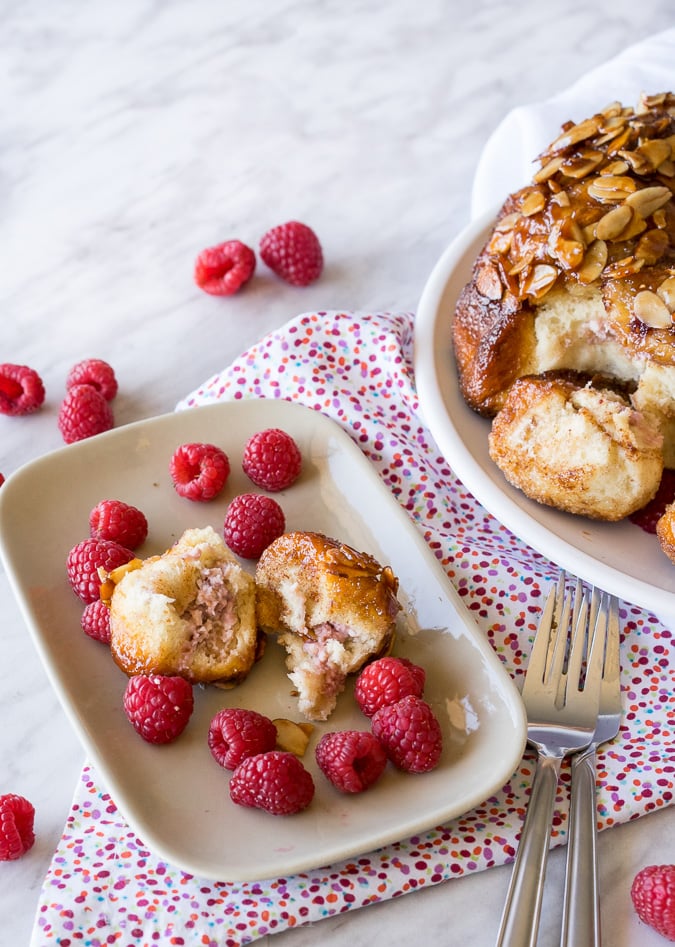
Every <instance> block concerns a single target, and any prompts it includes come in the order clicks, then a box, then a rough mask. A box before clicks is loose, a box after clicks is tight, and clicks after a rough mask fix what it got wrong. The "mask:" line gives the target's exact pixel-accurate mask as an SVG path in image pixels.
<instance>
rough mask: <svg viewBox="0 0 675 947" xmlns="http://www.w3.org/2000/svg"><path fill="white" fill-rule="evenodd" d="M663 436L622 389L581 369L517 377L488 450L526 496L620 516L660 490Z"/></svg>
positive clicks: (605, 516)
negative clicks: (598, 382) (580, 373)
mask: <svg viewBox="0 0 675 947" xmlns="http://www.w3.org/2000/svg"><path fill="white" fill-rule="evenodd" d="M662 440H663V437H662V435H661V434H660V432H659V431H658V429H657V428H656V427H655V426H654V425H653V424H652V423H651V422H650V420H649V419H648V418H647V417H645V416H644V415H642V414H641V413H640V412H638V411H636V410H635V409H634V408H633V407H632V406H631V404H630V402H629V401H628V399H627V398H626V397H625V396H624V395H622V394H621V393H619V391H617V390H615V389H613V388H609V387H602V386H601V387H596V386H595V385H594V383H593V382H592V381H589V382H588V383H587V384H585V385H583V384H580V380H579V378H578V377H576V376H575V373H569V372H549V373H546V374H544V375H535V376H529V377H524V378H520V379H518V380H517V381H516V382H515V383H514V384H513V385H512V386H511V389H510V391H509V393H508V395H507V396H506V399H505V402H504V406H503V407H502V409H501V411H500V412H499V413H498V414H497V416H496V417H495V418H494V420H493V422H492V430H491V432H490V435H489V450H490V456H491V457H492V459H493V460H494V462H495V463H496V464H497V466H498V467H499V468H500V470H501V471H502V472H503V474H504V476H505V477H506V479H507V480H508V481H509V482H510V483H512V484H513V485H514V486H516V487H518V488H519V489H520V490H522V491H523V493H525V494H526V495H527V496H528V497H530V498H531V499H533V500H537V501H538V502H539V503H544V504H547V505H548V506H554V507H556V508H558V509H561V510H566V511H567V512H570V513H576V514H580V515H583V516H590V517H593V518H595V519H602V520H610V521H613V520H620V519H623V518H624V517H625V516H628V515H630V514H631V513H633V512H635V511H636V510H638V509H640V508H641V507H643V506H644V505H645V503H647V502H648V501H649V500H651V499H652V497H653V496H654V494H655V493H656V491H657V489H658V487H659V483H660V481H661V475H662V473H663V455H662V451H661V444H662Z"/></svg>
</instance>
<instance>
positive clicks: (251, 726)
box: [208, 707, 277, 769]
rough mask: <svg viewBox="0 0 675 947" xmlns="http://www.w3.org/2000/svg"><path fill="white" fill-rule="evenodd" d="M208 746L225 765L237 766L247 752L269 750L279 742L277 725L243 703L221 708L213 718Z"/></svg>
mask: <svg viewBox="0 0 675 947" xmlns="http://www.w3.org/2000/svg"><path fill="white" fill-rule="evenodd" d="M208 743H209V749H210V750H211V753H212V755H213V758H214V759H215V760H216V762H218V763H220V765H221V766H224V767H225V769H236V768H237V766H239V764H240V763H241V761H242V760H243V759H246V757H247V756H255V754H256V753H267V752H269V751H270V750H273V749H274V747H275V746H276V743H277V728H276V727H275V726H274V724H273V723H272V721H271V720H270V719H269V717H265V716H264V714H259V713H258V712H257V711H255V710H245V709H244V708H243V707H227V708H226V709H225V710H220V711H218V713H217V714H216V715H215V717H214V718H213V720H212V721H211V726H210V727H209V735H208Z"/></svg>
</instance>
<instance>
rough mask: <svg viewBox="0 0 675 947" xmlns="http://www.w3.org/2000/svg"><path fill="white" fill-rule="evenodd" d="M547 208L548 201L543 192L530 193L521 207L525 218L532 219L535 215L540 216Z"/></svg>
mask: <svg viewBox="0 0 675 947" xmlns="http://www.w3.org/2000/svg"><path fill="white" fill-rule="evenodd" d="M545 206H546V201H545V199H544V195H543V194H542V193H541V191H530V192H529V194H527V195H526V196H525V200H524V201H523V203H522V204H521V205H520V212H521V214H522V215H523V216H524V217H531V216H532V215H533V214H538V213H539V211H540V210H543V209H544V207H545Z"/></svg>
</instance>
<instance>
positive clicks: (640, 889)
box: [630, 865, 675, 941]
mask: <svg viewBox="0 0 675 947" xmlns="http://www.w3.org/2000/svg"><path fill="white" fill-rule="evenodd" d="M630 896H631V900H632V902H633V907H634V908H635V910H636V912H637V916H638V917H639V918H640V920H641V921H643V922H644V923H645V924H648V925H649V927H652V928H653V929H654V930H655V931H658V933H659V934H662V935H663V937H666V938H667V939H668V940H674V941H675V865H649V866H647V867H646V868H643V869H642V870H641V871H639V872H638V873H637V875H636V876H635V878H634V879H633V884H632V886H631V889H630Z"/></svg>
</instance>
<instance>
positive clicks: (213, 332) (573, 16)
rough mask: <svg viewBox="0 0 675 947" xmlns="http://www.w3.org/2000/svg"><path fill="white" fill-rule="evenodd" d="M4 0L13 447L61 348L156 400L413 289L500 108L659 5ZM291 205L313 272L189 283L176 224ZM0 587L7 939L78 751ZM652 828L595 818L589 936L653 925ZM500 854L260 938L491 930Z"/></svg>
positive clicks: (66, 792) (337, 938)
mask: <svg viewBox="0 0 675 947" xmlns="http://www.w3.org/2000/svg"><path fill="white" fill-rule="evenodd" d="M0 23H2V29H0V54H1V59H0V61H1V62H2V83H1V84H0V103H1V108H2V122H1V124H0V129H1V131H0V140H1V146H0V206H1V208H2V211H1V214H0V241H1V243H0V258H1V259H2V265H1V266H0V312H1V317H0V360H1V361H11V362H18V363H23V364H28V365H31V366H33V367H35V368H36V369H37V370H39V372H40V373H41V375H42V377H43V379H44V381H45V384H46V387H47V393H48V396H47V403H46V405H45V408H44V409H43V410H42V411H41V412H40V413H39V414H37V415H35V416H33V417H28V418H23V419H14V418H6V417H0V471H2V472H3V473H4V474H5V475H8V474H10V473H11V472H12V471H13V470H14V469H16V468H17V467H19V466H20V465H21V464H22V463H24V462H25V461H28V460H30V459H31V458H33V457H36V456H38V455H40V454H43V453H45V452H47V451H49V450H52V449H54V448H56V447H59V446H61V440H60V435H59V433H58V430H57V427H56V412H57V409H58V404H59V401H60V398H61V397H62V394H63V383H64V379H65V376H66V373H67V371H68V369H69V368H70V366H71V365H72V364H73V363H74V362H75V361H77V360H78V359H80V358H83V357H88V356H98V357H101V358H105V359H107V360H108V361H109V362H110V363H111V364H112V365H113V366H114V368H115V370H116V372H117V375H118V378H119V381H120V394H119V396H118V398H117V401H116V405H115V409H116V420H117V423H118V424H123V423H125V422H129V421H132V420H137V419H141V418H144V417H149V416H152V415H155V414H158V413H163V412H166V411H170V410H172V409H173V406H174V404H175V403H176V401H177V400H178V399H179V398H181V397H182V396H183V395H184V394H186V393H187V392H188V391H190V390H192V388H194V387H196V386H197V385H198V384H199V383H200V382H201V381H203V380H205V379H206V378H207V377H209V376H210V375H211V374H212V373H213V372H214V371H216V370H218V369H219V368H221V367H223V366H224V365H225V364H227V363H228V362H229V361H230V360H231V359H232V358H233V357H234V356H235V355H237V354H238V353H239V352H240V351H241V350H242V349H244V348H245V347H246V346H248V345H249V344H250V343H252V342H254V341H256V340H257V339H258V338H259V337H261V336H262V335H264V334H265V333H266V332H267V331H268V330H270V329H272V328H273V327H275V326H278V325H280V324H281V323H283V322H285V321H286V320H287V319H289V318H291V317H292V316H294V315H295V314H297V313H298V312H301V311H304V310H309V309H312V308H348V309H350V308H360V309H366V308H376V309H414V307H415V305H416V303H417V300H418V297H419V294H420V291H421V289H422V287H423V284H424V281H425V279H426V277H427V275H428V273H429V271H430V269H431V267H432V266H433V264H434V263H435V261H436V259H437V258H438V256H439V255H440V253H441V251H442V250H443V249H444V247H445V245H446V244H447V242H448V241H449V239H450V238H451V237H453V236H454V235H455V234H456V232H457V231H458V230H459V229H460V228H461V227H462V226H463V225H464V223H465V222H466V220H467V217H468V210H469V193H470V185H471V181H472V173H473V168H474V166H475V163H476V160H477V157H478V155H479V153H480V150H481V147H482V145H483V143H484V141H485V140H486V138H487V136H488V135H489V133H490V131H491V130H492V128H493V127H494V126H495V125H496V124H497V123H498V122H499V120H500V119H501V118H502V117H503V116H504V114H505V113H506V111H507V110H508V109H510V108H511V107H512V106H514V105H516V104H521V103H525V102H528V101H530V100H532V99H533V98H545V97H547V96H549V95H551V94H553V93H555V92H557V91H559V90H560V89H562V88H564V87H565V86H567V85H568V84H569V83H570V82H572V81H573V80H574V79H576V78H577V77H578V76H579V75H581V74H582V73H584V72H585V71H586V70H587V69H589V68H590V67H592V66H595V65H597V64H599V63H601V62H603V61H604V60H606V59H608V58H609V57H611V56H613V55H615V54H616V53H618V52H619V51H620V50H621V49H622V48H624V47H625V46H626V45H628V44H630V43H632V42H635V41H636V40H638V39H640V38H643V37H646V36H648V35H650V34H651V33H654V32H657V31H659V30H661V29H664V28H666V27H669V26H673V25H675V13H674V11H673V7H672V2H671V0H643V2H642V3H640V4H639V5H638V4H635V3H634V2H633V0H630V2H628V0H614V2H613V3H612V4H611V7H610V6H609V5H604V4H602V5H594V4H588V3H586V2H582V0H547V2H546V3H541V2H540V0H520V2H519V3H518V4H511V3H506V2H504V3H500V2H499V0H473V2H471V3H470V4H469V3H466V4H465V3H462V2H460V0H445V2H443V0H425V2H424V3H413V2H408V0H389V2H387V3H386V4H385V3H379V2H377V0H371V2H369V0H342V2H340V3H338V2H329V0H325V2H324V0H318V2H312V0H265V2H263V0H227V2H224V3H216V2H210V0H194V2H190V3H188V2H184V3H181V2H179V0H173V2H162V3H160V2H157V0H117V2H116V3H114V4H104V3H102V2H96V0H94V2H90V3H85V2H83V0H80V2H78V0H51V2H50V3H46V2H44V0H23V2H21V3H16V2H13V0H0ZM674 84H675V76H674ZM607 91H608V94H607V100H608V101H610V100H611V98H612V97H613V96H612V90H611V89H608V90H607ZM653 91H654V90H653ZM290 218H297V219H300V220H303V221H305V222H307V223H309V224H310V225H311V226H313V227H314V228H315V229H316V231H317V233H318V234H319V235H320V237H321V240H322V243H323V246H324V250H325V256H326V260H327V266H326V271H325V274H324V276H323V278H322V279H321V280H320V281H319V282H318V283H316V284H315V285H314V286H312V287H309V288H307V289H304V290H302V289H294V288H291V287H288V286H285V285H284V284H282V283H281V282H280V281H278V280H277V279H275V278H274V277H272V276H271V275H270V276H268V275H267V274H266V273H264V272H262V269H263V268H261V269H260V271H259V275H258V277H257V278H256V280H255V282H254V283H253V284H252V285H250V286H249V287H248V289H247V290H246V291H245V292H243V293H241V294H239V295H238V296H236V297H233V298H231V299H228V300H223V299H214V298H211V297H208V296H206V295H203V294H201V293H200V292H199V291H198V290H197V289H196V288H195V286H194V285H193V282H192V264H193V260H194V257H195V255H196V253H197V251H198V250H199V249H201V248H202V247H204V246H208V245H210V244H212V243H216V242H219V241H220V240H223V239H227V238H230V237H238V238H240V239H242V240H244V241H245V242H248V243H250V244H252V245H254V246H256V245H257V241H258V239H259V237H260V236H261V235H262V233H263V232H264V231H265V230H266V229H267V228H268V227H269V226H272V225H274V224H277V223H280V222H282V221H284V220H287V219H290ZM36 541H39V537H36ZM0 615H1V616H2V623H1V626H0V634H1V635H2V642H3V659H2V661H1V662H0V715H1V719H2V727H1V728H0V766H1V769H0V792H7V791H14V792H19V793H22V794H24V795H26V796H27V797H28V798H30V799H31V800H32V801H33V803H34V804H35V806H36V809H37V833H38V840H37V843H36V845H35V847H34V849H33V850H32V851H31V852H30V854H29V855H27V856H26V857H25V858H23V859H21V860H20V861H18V862H14V863H5V864H0V917H1V918H2V922H1V923H0V942H1V943H2V944H3V945H5V944H6V945H8V947H10V945H11V947H19V945H22V944H27V943H28V939H29V935H30V930H31V928H32V921H33V912H34V909H35V905H36V903H37V898H38V893H39V890H40V885H41V882H42V878H43V876H44V873H45V871H46V869H47V866H48V863H49V860H50V857H51V854H52V852H53V850H54V847H55V845H56V843H57V841H58V838H59V836H60V833H61V830H62V827H63V823H64V820H65V818H66V815H67V813H68V809H69V804H70V800H71V795H72V791H73V788H74V786H75V780H76V777H77V774H78V773H79V770H80V767H81V764H82V762H83V753H82V750H81V748H80V746H79V745H78V743H77V741H76V738H75V737H74V735H73V734H72V732H71V730H70V728H69V726H68V724H67V721H66V719H65V716H64V714H63V712H62V710H61V708H60V705H59V704H58V702H57V699H56V697H55V696H54V694H53V692H52V690H51V687H50V685H49V683H48V680H47V677H46V674H45V671H44V670H43V668H42V666H41V665H40V663H39V660H38V657H37V654H36V652H35V651H34V649H33V646H32V644H31V642H30V640H29V638H28V635H27V633H26V630H25V628H24V625H23V622H22V619H21V617H20V615H19V611H18V607H17V605H16V604H15V602H14V599H13V597H12V594H11V592H10V589H9V586H8V582H7V578H6V576H5V575H4V574H0ZM674 828H675V812H674V811H673V810H672V809H671V810H668V811H666V812H661V813H659V814H657V815H653V816H649V817H647V818H645V819H642V820H640V821H639V822H637V823H633V824H631V825H628V826H624V827H621V828H617V829H614V830H611V832H608V833H604V834H603V836H602V837H601V839H600V857H601V865H602V883H603V921H604V925H605V933H606V941H605V942H606V943H607V944H608V945H611V947H638V945H639V947H657V945H658V944H662V943H665V941H663V939H662V938H660V937H658V935H656V934H654V933H653V932H651V931H649V930H647V929H646V928H645V927H644V926H643V925H641V924H639V923H638V921H637V920H636V919H635V917H634V915H633V914H632V911H631V908H630V900H629V887H630V881H631V879H632V877H633V875H634V873H635V871H637V870H638V868H639V867H641V866H642V865H644V864H648V863H653V862H660V861H669V862H672V861H673V847H672V841H671V840H672V838H673V830H674ZM562 861H563V859H562V852H555V853H554V854H553V857H552V862H551V867H550V874H549V888H548V890H547V895H546V903H545V909H544V922H543V926H542V932H541V937H540V943H541V944H543V945H553V944H556V943H557V939H558V935H557V929H558V925H559V921H560V904H559V901H560V890H561V882H562V867H563V865H562ZM508 873H509V869H496V870H491V871H488V872H485V873H482V874H480V875H477V876H473V877H469V878H465V879H461V880H453V881H451V882H449V883H448V884H445V885H443V886H439V887H437V888H435V889H431V890H428V891H425V892H422V893H418V894H414V895H407V896H406V897H404V898H402V899H399V900H398V901H396V902H393V903H387V904H383V905H378V906H375V907H371V908H367V909H362V910H361V911H357V912H354V913H352V914H348V915H344V916H341V917H339V918H335V919H333V920H327V921H323V922H321V924H320V925H319V926H318V927H315V928H310V929H297V930H292V931H289V932H286V933H282V934H278V935H275V936H274V937H273V938H272V937H270V938H265V939H264V940H265V941H267V940H269V942H270V944H272V943H273V944H274V947H303V945H310V944H315V943H316V942H317V938H319V937H320V939H321V942H322V943H324V944H326V945H327V947H328V945H336V947H337V945H346V944H349V945H350V947H359V945H365V944H368V945H370V947H380V945H382V947H384V945H385V944H386V945H388V947H392V945H398V944H400V945H404V944H406V945H407V944H409V943H419V942H420V940H419V937H420V931H423V932H424V942H425V943H428V944H439V945H440V944H443V945H462V947H463V945H467V944H470V945H472V947H481V945H488V944H492V943H494V937H495V932H496V929H497V924H498V918H499V914H500V911H501V905H502V901H503V897H504V894H505V890H506V885H507V881H508ZM261 943H262V942H261Z"/></svg>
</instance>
